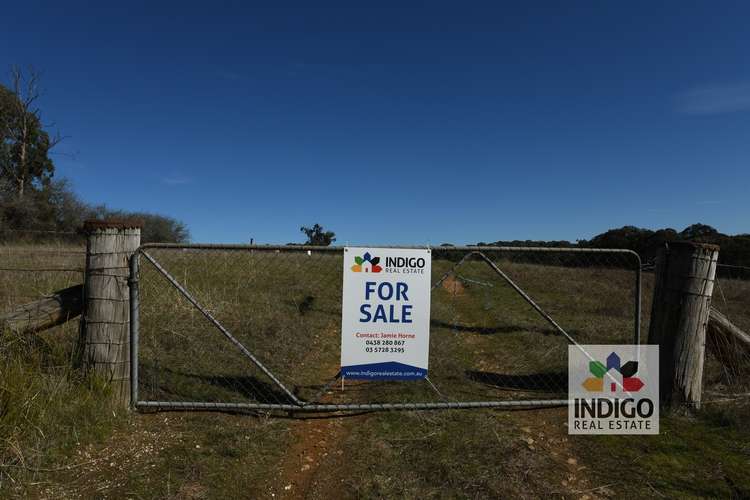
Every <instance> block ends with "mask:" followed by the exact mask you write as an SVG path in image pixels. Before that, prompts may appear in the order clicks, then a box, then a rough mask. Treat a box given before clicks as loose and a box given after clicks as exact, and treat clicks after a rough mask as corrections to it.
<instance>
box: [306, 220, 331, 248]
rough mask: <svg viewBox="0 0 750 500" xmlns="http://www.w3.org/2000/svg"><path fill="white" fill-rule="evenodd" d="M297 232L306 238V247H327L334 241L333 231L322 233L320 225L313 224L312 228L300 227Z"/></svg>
mask: <svg viewBox="0 0 750 500" xmlns="http://www.w3.org/2000/svg"><path fill="white" fill-rule="evenodd" d="M299 230H300V231H302V232H303V233H305V236H307V241H306V242H305V244H306V245H314V246H318V247H327V246H329V245H330V244H331V243H333V242H334V241H336V233H334V232H333V231H324V230H323V226H321V225H320V224H315V225H313V226H312V227H307V226H302V227H301V228H299Z"/></svg>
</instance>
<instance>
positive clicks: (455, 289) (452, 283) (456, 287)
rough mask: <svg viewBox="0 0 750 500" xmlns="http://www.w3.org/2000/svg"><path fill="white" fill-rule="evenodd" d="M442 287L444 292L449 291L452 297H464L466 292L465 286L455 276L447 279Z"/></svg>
mask: <svg viewBox="0 0 750 500" xmlns="http://www.w3.org/2000/svg"><path fill="white" fill-rule="evenodd" d="M442 286H443V289H444V290H447V291H448V292H450V293H451V294H452V295H463V294H464V292H465V291H466V289H465V288H464V284H463V283H461V282H460V281H459V280H457V279H456V277H455V276H448V277H447V278H445V279H444V280H443V284H442Z"/></svg>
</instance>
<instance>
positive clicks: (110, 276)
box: [80, 220, 143, 405]
mask: <svg viewBox="0 0 750 500" xmlns="http://www.w3.org/2000/svg"><path fill="white" fill-rule="evenodd" d="M142 224H143V223H142V222H141V221H140V220H88V221H86V222H85V223H84V231H85V233H86V235H87V242H86V274H85V283H84V311H83V316H82V320H81V341H80V344H81V345H80V356H81V357H80V362H81V365H82V368H83V369H84V371H85V372H87V373H88V372H93V373H96V374H98V375H99V376H101V377H102V378H103V379H104V380H106V381H107V382H108V383H109V384H110V387H111V389H112V396H113V398H114V399H115V401H116V402H118V403H120V404H123V405H128V404H129V403H130V344H129V331H130V303H129V289H128V275H129V265H128V263H129V259H130V256H131V255H133V253H134V252H135V250H136V249H137V248H138V246H139V245H140V243H141V227H142Z"/></svg>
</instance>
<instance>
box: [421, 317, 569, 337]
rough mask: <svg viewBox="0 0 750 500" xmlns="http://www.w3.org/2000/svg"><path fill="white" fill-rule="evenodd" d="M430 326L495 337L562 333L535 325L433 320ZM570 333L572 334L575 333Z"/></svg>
mask: <svg viewBox="0 0 750 500" xmlns="http://www.w3.org/2000/svg"><path fill="white" fill-rule="evenodd" d="M430 325H431V326H432V327H434V328H446V329H448V330H453V331H456V332H461V333H477V334H479V335H495V334H497V333H540V334H542V335H544V336H548V335H560V333H559V332H558V331H557V330H555V329H553V328H546V327H542V326H533V325H532V326H529V325H523V326H521V325H502V326H473V325H461V324H454V323H448V322H446V321H441V320H439V319H433V320H431V321H430ZM569 333H571V334H572V333H573V332H569Z"/></svg>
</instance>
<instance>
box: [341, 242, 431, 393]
mask: <svg viewBox="0 0 750 500" xmlns="http://www.w3.org/2000/svg"><path fill="white" fill-rule="evenodd" d="M431 257H432V256H431V253H430V250H429V249H400V248H354V247H346V248H344V297H343V303H342V306H341V309H342V311H341V375H342V376H343V377H344V378H349V379H368V380H372V379H378V380H411V379H419V378H424V377H426V376H427V358H428V352H429V347H430V270H431V267H432V258H431Z"/></svg>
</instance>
